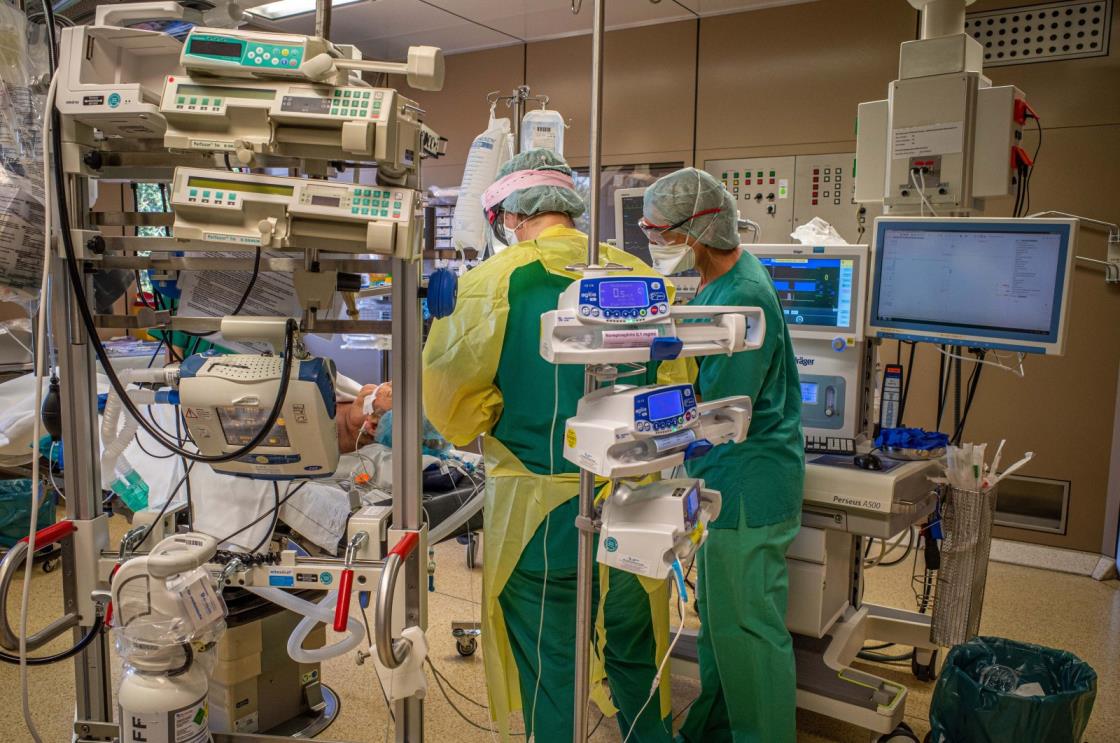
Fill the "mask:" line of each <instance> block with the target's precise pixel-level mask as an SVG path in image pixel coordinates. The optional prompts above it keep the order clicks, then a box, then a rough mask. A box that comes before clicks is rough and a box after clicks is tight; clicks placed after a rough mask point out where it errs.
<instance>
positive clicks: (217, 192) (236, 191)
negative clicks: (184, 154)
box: [171, 168, 423, 259]
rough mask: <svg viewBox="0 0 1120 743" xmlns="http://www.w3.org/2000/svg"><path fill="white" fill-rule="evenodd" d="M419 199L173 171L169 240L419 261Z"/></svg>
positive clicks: (297, 181)
mask: <svg viewBox="0 0 1120 743" xmlns="http://www.w3.org/2000/svg"><path fill="white" fill-rule="evenodd" d="M420 199H421V194H420V192H419V191H415V190H413V189H410V188H397V187H389V186H370V185H363V184H354V183H340V182H336V181H323V180H311V179H306V178H289V177H282V176H266V175H257V174H255V173H234V172H228V173H227V172H216V171H213V170H205V169H201V168H176V169H175V178H174V180H173V181H172V184H171V209H172V211H174V212H175V224H174V236H175V237H176V238H181V239H189V240H205V241H210V242H215V243H226V244H230V245H242V246H244V245H250V246H257V245H259V246H261V247H262V248H273V249H284V248H288V247H292V246H297V245H300V246H302V245H309V244H314V245H315V246H316V247H319V248H321V249H322V250H329V251H333V252H342V253H378V254H380V255H390V256H394V257H397V258H404V259H410V258H413V257H416V256H418V255H419V254H420V242H421V237H422V235H423V225H422V217H421V209H420Z"/></svg>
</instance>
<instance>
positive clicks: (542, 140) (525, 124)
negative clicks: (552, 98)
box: [521, 108, 564, 157]
mask: <svg viewBox="0 0 1120 743" xmlns="http://www.w3.org/2000/svg"><path fill="white" fill-rule="evenodd" d="M536 149H545V150H552V151H553V152H555V153H556V154H557V155H559V156H560V157H564V117H563V116H561V115H560V112H559V111H549V110H548V109H544V108H541V109H537V110H535V111H530V112H529V113H527V114H525V118H523V119H522V120H521V151H522V152H526V151H528V150H536Z"/></svg>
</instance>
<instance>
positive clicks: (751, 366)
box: [679, 252, 805, 743]
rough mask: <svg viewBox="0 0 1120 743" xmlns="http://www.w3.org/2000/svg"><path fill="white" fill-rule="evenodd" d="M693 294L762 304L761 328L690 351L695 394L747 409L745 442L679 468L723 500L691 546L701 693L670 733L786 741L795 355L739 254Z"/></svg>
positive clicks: (704, 299)
mask: <svg viewBox="0 0 1120 743" xmlns="http://www.w3.org/2000/svg"><path fill="white" fill-rule="evenodd" d="M692 304H696V305H748V306H757V307H761V308H762V309H763V311H764V313H765V316H766V337H765V340H764V342H763V345H762V347H761V348H760V349H759V350H757V351H747V352H743V353H737V354H733V355H731V356H706V357H703V358H701V359H699V370H698V376H697V380H696V388H697V392H698V394H699V395H700V398H701V399H702V400H714V399H717V398H721V397H726V396H730V395H749V396H750V398H751V401H752V402H753V415H752V419H751V425H750V430H749V431H748V434H747V440H746V441H744V442H743V443H740V444H729V445H724V446H717V447H715V448H714V449H712V450H711V451H710V452H709V453H708V454H706V455H705V456H703V457H700V458H698V459H696V460H694V461H692V462H689V464H688V467H687V469H688V474H689V476H691V477H700V478H703V479H704V481H705V484H706V486H707V487H709V488H713V489H715V490H718V491H720V494H721V495H722V498H723V505H722V509H721V511H720V515H719V518H718V519H717V520H716V521H714V522H713V523H712V524H711V533H710V534H709V536H708V540H707V542H705V544H704V546H703V547H702V548H701V550H700V553H699V555H698V556H697V570H698V573H697V577H698V582H697V586H696V588H697V609H698V611H699V614H700V634H699V637H698V638H697V644H698V648H697V650H698V655H699V662H700V681H701V692H700V696H699V698H698V699H697V700H696V702H695V703H694V704H693V705H692V707H691V709H690V710H689V713H688V717H687V718H686V719H685V722H684V724H683V725H682V726H681V729H680V735H679V737H680V739H682V740H685V741H688V742H689V743H701V742H703V743H718V742H719V741H734V742H735V743H743V742H746V741H750V742H751V743H753V742H754V741H760V742H761V741H765V742H766V743H783V742H784V741H794V740H795V739H796V717H795V711H796V697H797V685H796V679H795V672H794V658H793V644H792V640H791V638H790V635H789V632H788V631H787V630H786V626H785V615H786V603H787V595H788V589H789V579H788V575H787V572H786V561H785V552H786V548H787V547H788V546H789V544H790V542H791V541H793V538H794V536H796V534H797V531H798V529H799V527H800V514H801V495H802V487H803V484H804V479H805V459H804V439H803V435H802V432H801V387H800V382H799V380H798V376H797V362H796V359H795V357H794V354H793V347H792V345H791V343H790V337H789V331H788V330H787V329H786V324H785V320H784V318H783V316H782V308H781V304H780V303H779V301H778V296H777V294H776V292H775V290H774V287H773V284H772V283H771V281H770V276H769V274H768V273H767V272H766V270H765V269H764V268H763V267H762V265H761V264H760V263H759V262H758V259H757V258H755V257H754V256H752V255H750V254H749V253H746V252H744V253H743V254H742V255H741V256H740V258H739V260H738V261H737V262H736V263H735V265H734V266H733V267H732V269H731V270H730V271H728V272H727V273H726V274H724V275H723V276H720V277H719V278H717V279H715V280H714V281H712V282H711V283H710V284H708V285H707V286H705V287H704V288H703V289H702V290H701V291H700V292H699V293H698V294H697V296H696V298H695V299H694V300H693V301H692Z"/></svg>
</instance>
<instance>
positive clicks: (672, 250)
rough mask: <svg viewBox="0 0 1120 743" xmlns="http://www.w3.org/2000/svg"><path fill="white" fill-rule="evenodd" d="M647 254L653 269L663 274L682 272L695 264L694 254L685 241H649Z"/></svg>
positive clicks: (670, 274)
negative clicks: (668, 242)
mask: <svg viewBox="0 0 1120 743" xmlns="http://www.w3.org/2000/svg"><path fill="white" fill-rule="evenodd" d="M649 255H650V258H652V259H653V267H654V269H655V270H656V271H657V272H658V273H660V274H661V275H663V276H672V275H673V274H677V273H684V272H685V271H688V270H690V269H691V268H693V267H695V266H696V254H695V253H694V252H692V248H691V247H689V245H688V243H686V242H679V243H673V244H672V245H657V244H654V243H650V246H649Z"/></svg>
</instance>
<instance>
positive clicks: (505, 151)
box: [451, 107, 513, 251]
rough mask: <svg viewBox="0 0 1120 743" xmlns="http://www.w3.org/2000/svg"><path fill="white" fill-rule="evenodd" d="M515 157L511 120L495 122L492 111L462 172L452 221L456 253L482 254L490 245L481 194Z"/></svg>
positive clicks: (452, 234) (452, 236)
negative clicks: (499, 171) (461, 182)
mask: <svg viewBox="0 0 1120 743" xmlns="http://www.w3.org/2000/svg"><path fill="white" fill-rule="evenodd" d="M511 157H513V134H512V133H511V127H510V121H509V119H496V118H494V108H493V107H491V109H490V122H489V123H488V124H487V125H486V131H484V132H483V133H482V134H479V135H478V136H477V137H475V138H474V142H472V143H471V149H470V152H469V153H468V154H467V165H466V167H465V168H463V185H462V186H461V187H460V189H459V199H458V201H456V202H455V216H454V217H453V218H452V220H451V246H452V247H453V248H454V249H455V250H466V249H471V250H478V251H481V250H482V249H483V248H484V247H485V246H486V243H487V236H488V231H489V229H490V226H489V225H488V224H487V223H486V217H485V215H484V214H483V213H482V192H483V191H485V190H486V189H487V188H488V187H489V186H490V184H491V183H493V182H494V179H495V177H496V176H497V174H498V168H500V167H501V166H502V163H504V162H505V161H506V160H508V159H510V158H511Z"/></svg>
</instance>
